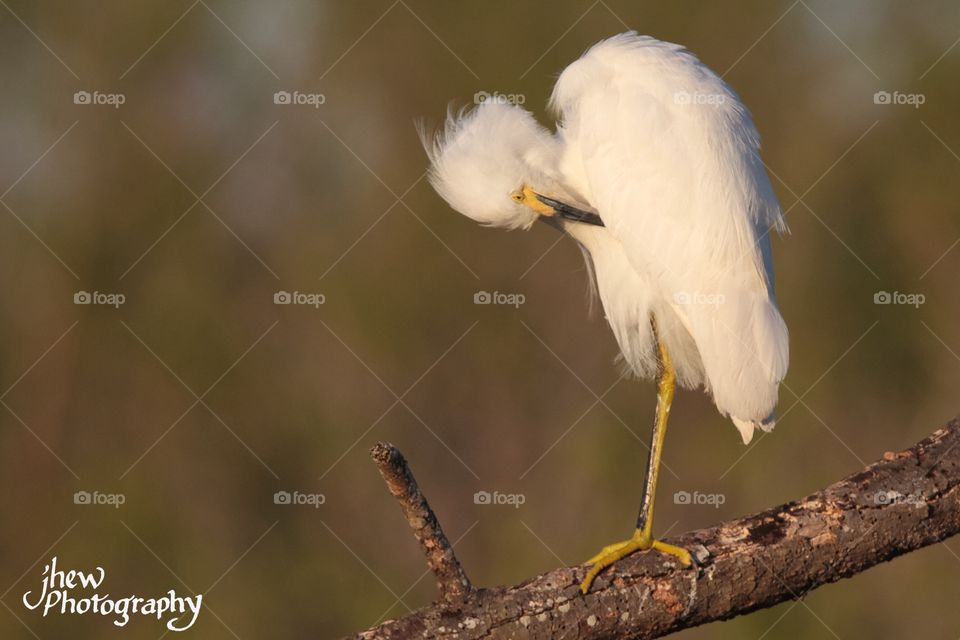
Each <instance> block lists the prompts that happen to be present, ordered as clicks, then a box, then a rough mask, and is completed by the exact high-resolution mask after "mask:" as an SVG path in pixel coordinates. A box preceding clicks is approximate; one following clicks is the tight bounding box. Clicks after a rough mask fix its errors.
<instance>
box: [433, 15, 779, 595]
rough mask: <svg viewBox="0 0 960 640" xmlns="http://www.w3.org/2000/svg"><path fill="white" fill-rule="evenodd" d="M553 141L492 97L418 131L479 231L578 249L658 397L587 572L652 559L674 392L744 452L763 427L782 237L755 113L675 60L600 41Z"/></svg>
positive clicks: (573, 77)
mask: <svg viewBox="0 0 960 640" xmlns="http://www.w3.org/2000/svg"><path fill="white" fill-rule="evenodd" d="M550 105H551V107H552V109H553V110H554V111H555V113H556V114H557V116H558V121H557V130H556V133H551V132H550V131H548V130H547V129H545V128H543V127H542V126H540V125H539V124H538V123H537V122H536V120H535V119H534V118H533V116H532V115H531V114H530V113H529V112H528V111H526V110H524V109H523V108H521V107H518V106H512V105H508V104H502V103H498V102H493V101H488V102H484V103H481V104H480V105H479V106H478V107H477V108H476V109H474V110H472V111H470V112H460V113H456V114H454V113H451V114H449V115H448V117H447V122H446V128H445V131H443V132H442V133H441V134H439V135H438V136H437V137H436V138H435V139H432V140H430V139H428V137H427V136H426V135H424V134H423V132H422V131H421V136H422V137H423V139H424V145H425V147H426V148H427V152H428V155H429V157H430V161H431V170H430V181H431V184H432V185H433V187H434V188H435V189H436V191H437V192H438V193H439V194H440V195H441V196H442V197H443V198H444V199H445V200H446V201H447V202H448V203H449V204H450V206H451V207H453V208H454V209H456V210H457V211H459V212H460V213H462V214H464V215H466V216H468V217H470V218H472V219H474V220H476V221H478V222H481V223H483V224H485V225H488V226H494V227H505V228H508V229H516V228H521V229H528V228H530V227H531V226H532V225H533V223H534V222H536V221H537V220H542V221H545V222H548V223H550V224H551V225H553V226H555V227H557V228H559V229H561V230H562V231H563V232H564V233H566V234H568V235H569V236H570V237H571V238H573V239H574V240H575V241H576V242H577V243H578V244H579V245H580V247H581V249H582V251H583V254H584V257H585V260H586V262H587V266H588V268H589V270H590V271H591V272H592V274H593V279H595V280H596V283H595V286H596V289H595V290H596V292H597V293H599V297H600V301H601V302H602V304H603V309H604V312H605V315H606V319H607V321H608V323H609V325H610V327H611V329H612V330H613V334H614V336H615V337H616V340H617V342H618V344H619V346H620V350H621V352H622V357H623V360H624V361H625V363H626V366H627V367H628V368H629V369H630V370H631V371H632V373H634V374H636V376H638V377H640V378H646V379H649V378H655V379H656V380H657V385H658V394H657V397H658V400H657V414H656V416H657V417H656V420H655V424H654V432H653V438H652V443H651V448H650V458H649V462H648V467H647V477H646V484H645V490H644V497H643V502H642V504H641V508H640V515H639V517H638V520H637V529H636V531H635V533H634V534H633V536H632V537H631V538H630V539H629V540H627V541H624V542H621V543H617V544H613V545H609V546H607V547H604V549H603V550H602V551H601V552H600V553H599V554H597V555H596V556H594V557H593V558H591V559H590V561H589V562H590V563H591V564H592V565H593V566H592V567H591V569H590V571H589V572H588V573H587V576H586V578H585V579H584V581H583V583H582V584H581V589H582V590H583V592H584V593H586V592H587V591H588V590H589V588H590V584H591V583H592V581H593V579H594V578H595V577H596V575H597V574H598V573H599V572H600V571H601V570H602V569H603V568H604V567H606V566H609V565H610V564H612V563H614V562H616V561H617V560H618V559H620V558H622V557H623V556H625V555H627V554H629V553H632V552H633V551H636V550H639V549H649V548H656V549H659V550H660V551H663V552H665V553H668V554H671V555H674V556H676V557H677V558H678V559H679V560H680V562H681V563H682V564H683V565H685V566H688V565H689V564H690V562H691V557H690V554H689V553H688V552H687V551H686V550H685V549H681V548H679V547H675V546H672V545H667V544H665V543H662V542H659V541H657V540H654V539H653V536H652V521H653V518H652V516H653V504H654V493H655V490H656V484H657V474H658V471H659V464H660V457H661V454H662V451H663V440H664V434H665V432H666V425H667V418H668V415H669V411H670V404H671V402H672V399H673V392H674V386H675V383H677V382H678V383H679V384H680V385H681V386H682V387H687V388H697V387H700V386H702V387H703V388H704V390H705V391H706V392H707V393H709V394H710V395H711V396H712V398H713V401H714V403H715V404H716V406H717V409H718V410H719V411H720V413H721V414H723V415H724V416H729V417H730V419H731V420H732V421H733V424H734V425H735V426H736V428H737V429H738V430H739V432H740V435H741V436H742V438H743V442H744V443H745V444H746V443H749V442H750V439H751V437H752V436H753V433H754V431H755V430H756V429H758V428H759V429H762V430H764V431H769V430H770V429H772V428H773V426H774V422H775V415H774V409H775V406H776V403H777V394H778V388H779V385H780V382H781V381H782V380H783V378H784V376H785V375H786V371H787V363H788V348H787V327H786V325H785V323H784V321H783V318H782V317H781V315H780V311H779V309H778V308H777V303H776V299H775V297H774V290H773V264H772V260H771V250H770V237H769V234H770V231H771V229H775V230H777V231H778V232H783V231H785V224H784V221H783V215H782V213H781V210H780V205H779V204H778V202H777V198H776V196H775V194H774V192H773V189H772V188H771V186H770V181H769V178H768V177H767V174H766V171H765V169H764V165H763V161H762V160H761V159H760V140H759V136H758V134H757V130H756V128H755V127H754V124H753V121H752V119H751V116H750V113H749V111H748V110H747V108H746V107H745V106H744V105H743V103H742V102H741V101H740V98H739V97H738V96H737V94H736V93H734V91H733V89H731V88H730V87H729V86H728V85H727V84H726V83H725V82H724V81H723V80H722V79H721V78H720V77H719V76H717V75H716V74H715V73H714V72H713V71H711V70H710V69H709V68H707V66H706V65H704V64H703V63H702V62H700V61H699V60H698V59H697V58H696V56H694V55H693V54H692V53H690V52H689V51H687V50H686V49H684V48H683V47H681V46H679V45H676V44H671V43H667V42H661V41H659V40H655V39H654V38H651V37H647V36H639V35H637V34H636V33H633V32H629V33H624V34H620V35H618V36H615V37H612V38H610V39H608V40H604V41H602V42H599V43H598V44H596V45H594V46H593V47H592V48H591V49H589V50H588V51H587V52H586V53H585V54H584V55H583V57H581V58H580V59H579V60H577V61H576V62H574V63H573V64H571V65H570V66H568V67H567V68H566V69H565V70H564V71H563V73H562V74H561V75H560V77H559V79H558V80H557V83H556V86H555V87H554V90H553V95H552V97H551V99H550Z"/></svg>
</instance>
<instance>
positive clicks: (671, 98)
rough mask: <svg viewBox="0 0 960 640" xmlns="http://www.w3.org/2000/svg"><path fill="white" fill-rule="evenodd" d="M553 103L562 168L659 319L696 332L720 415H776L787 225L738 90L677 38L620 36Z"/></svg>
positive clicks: (759, 419) (571, 75)
mask: <svg viewBox="0 0 960 640" xmlns="http://www.w3.org/2000/svg"><path fill="white" fill-rule="evenodd" d="M552 102H553V105H554V107H555V108H556V109H557V110H558V111H559V113H560V120H561V126H560V131H559V135H560V136H561V137H562V138H563V140H564V142H565V143H566V152H565V155H564V158H563V163H564V172H565V174H566V175H568V176H571V177H572V178H571V179H572V181H573V182H574V184H573V185H571V186H572V188H573V189H575V190H576V191H578V192H579V193H580V195H582V196H583V197H584V199H585V200H586V201H588V202H589V203H590V204H591V205H592V206H593V207H595V208H596V209H597V211H599V212H600V216H601V217H602V218H603V220H604V223H605V224H606V227H607V229H608V232H609V233H610V234H612V236H613V237H614V238H615V239H616V240H617V241H618V242H619V243H620V245H621V246H622V248H623V252H624V254H625V255H626V257H627V259H628V260H629V262H630V264H631V265H632V267H633V268H634V269H635V270H636V272H637V273H638V274H640V275H641V279H642V280H643V281H644V282H645V283H648V286H652V287H654V289H655V291H654V294H655V295H656V296H657V297H658V298H659V300H660V302H661V303H660V305H655V308H658V307H659V308H660V309H661V310H660V311H658V312H657V320H658V322H664V323H666V322H679V323H681V324H682V325H683V327H684V328H685V330H686V331H687V332H689V334H690V336H692V338H693V341H692V343H691V342H690V341H687V343H688V344H695V347H696V349H697V351H698V352H699V357H700V360H701V361H702V365H703V370H704V372H705V380H704V385H705V386H706V387H707V389H708V390H709V391H710V392H711V393H712V394H713V396H714V400H715V402H716V404H717V407H718V408H719V409H720V410H721V412H723V413H724V414H730V415H731V416H733V417H734V418H736V419H738V420H739V421H741V422H743V421H745V422H747V423H756V425H757V426H763V427H765V426H768V425H770V424H772V420H773V409H774V407H775V405H776V400H777V389H778V385H779V383H780V381H781V380H782V379H783V377H784V375H785V374H786V369H787V363H788V349H787V329H786V325H785V324H784V322H783V319H782V318H781V316H780V312H779V310H778V308H777V304H776V300H775V297H774V291H773V265H772V262H771V259H770V238H769V232H770V229H771V227H774V228H776V229H777V230H782V229H783V228H784V224H783V218H782V215H781V212H780V207H779V204H778V203H777V199H776V196H775V195H774V192H773V189H772V187H771V185H770V182H769V179H768V177H767V174H766V171H765V170H764V166H763V163H762V161H761V159H760V155H759V136H758V135H757V132H756V129H755V127H754V125H753V122H752V119H751V117H750V114H749V112H748V111H747V109H746V108H745V107H744V106H743V104H742V102H741V101H740V99H739V97H738V96H737V95H736V94H735V93H734V92H733V90H732V89H730V87H728V86H727V85H726V83H725V82H724V81H723V80H722V79H720V78H719V77H718V76H716V74H714V73H713V72H712V71H710V69H708V68H707V67H706V66H705V65H703V64H702V63H701V62H700V61H699V60H697V58H696V57H694V56H693V54H691V53H689V52H688V51H686V50H685V49H683V48H681V47H679V46H677V45H672V44H669V43H663V42H660V41H657V40H654V39H652V38H645V37H640V36H636V35H635V34H623V35H621V36H617V37H615V38H612V39H610V40H607V41H604V42H602V43H600V44H598V45H596V46H595V47H593V48H592V49H591V50H590V51H588V52H587V53H586V54H585V55H584V56H583V58H581V59H580V60H578V61H577V62H575V63H574V64H573V65H571V66H570V67H568V68H567V69H566V70H565V71H564V72H563V74H562V75H561V77H560V79H559V80H558V82H557V86H556V88H555V90H554V95H553V98H552ZM670 311H672V312H673V314H675V317H673V318H671V317H669V316H670V315H671V314H670ZM677 342H678V348H681V349H682V348H684V346H683V344H682V341H677ZM686 348H688V349H689V348H690V347H689V346H687V347H686ZM738 426H739V424H738ZM741 431H743V429H741ZM745 437H746V434H745Z"/></svg>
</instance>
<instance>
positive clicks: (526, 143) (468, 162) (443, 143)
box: [420, 102, 559, 229]
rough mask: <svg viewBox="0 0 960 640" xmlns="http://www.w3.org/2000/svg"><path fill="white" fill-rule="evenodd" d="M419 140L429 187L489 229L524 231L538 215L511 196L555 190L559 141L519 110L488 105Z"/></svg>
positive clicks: (452, 119) (449, 117)
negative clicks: (427, 163) (425, 158)
mask: <svg viewBox="0 0 960 640" xmlns="http://www.w3.org/2000/svg"><path fill="white" fill-rule="evenodd" d="M420 139H421V141H422V142H423V146H424V148H425V149H426V151H427V155H428V156H429V158H430V165H431V166H430V174H429V179H430V184H431V185H433V188H434V189H436V191H437V193H439V194H440V196H441V197H442V198H443V199H444V200H446V201H447V203H448V204H449V205H450V206H451V207H453V208H454V209H456V210H457V211H459V212H460V213H462V214H463V215H465V216H467V217H468V218H472V219H473V220H476V221H477V222H480V223H482V224H484V225H487V226H491V227H505V228H508V229H517V228H522V229H526V228H529V227H530V225H532V224H533V223H534V222H535V221H536V219H537V214H536V212H535V211H533V210H532V209H530V208H529V207H525V206H523V205H521V204H517V203H516V202H514V201H513V200H512V199H511V198H510V195H511V194H512V193H513V192H515V191H517V190H518V189H519V188H521V187H522V186H524V185H527V186H531V187H535V188H539V189H543V191H542V192H543V193H549V192H551V191H552V188H551V185H553V184H555V183H556V182H557V180H556V177H555V176H556V169H555V166H556V163H557V158H558V153H559V151H558V148H557V142H556V140H555V139H554V137H553V135H552V134H551V133H550V132H549V131H547V130H546V129H545V128H543V127H542V126H540V124H538V123H537V121H536V120H535V119H534V117H533V115H532V114H530V112H528V111H526V110H525V109H523V108H521V107H517V106H512V105H506V104H500V103H490V102H484V103H482V104H480V106H478V107H477V108H475V109H473V110H471V111H466V110H461V111H459V112H456V113H455V112H453V111H450V112H448V114H447V122H446V127H445V129H444V130H443V131H442V132H440V133H438V134H437V135H436V136H431V135H430V134H428V133H427V132H426V131H425V130H424V129H423V128H422V127H421V128H420Z"/></svg>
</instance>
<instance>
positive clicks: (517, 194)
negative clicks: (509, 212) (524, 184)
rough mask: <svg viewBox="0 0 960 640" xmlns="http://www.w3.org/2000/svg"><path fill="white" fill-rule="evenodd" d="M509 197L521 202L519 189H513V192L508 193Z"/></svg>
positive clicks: (521, 196)
mask: <svg viewBox="0 0 960 640" xmlns="http://www.w3.org/2000/svg"><path fill="white" fill-rule="evenodd" d="M510 197H511V198H512V199H513V201H514V202H523V194H522V193H520V192H519V191H514V192H513V193H511V194H510Z"/></svg>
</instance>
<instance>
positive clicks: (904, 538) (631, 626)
mask: <svg viewBox="0 0 960 640" xmlns="http://www.w3.org/2000/svg"><path fill="white" fill-rule="evenodd" d="M957 445H960V419H954V420H953V421H951V422H950V423H949V424H948V425H947V426H946V427H944V428H942V429H939V430H937V431H936V432H934V433H933V434H932V435H930V436H929V437H928V438H926V439H924V440H922V441H921V442H919V443H917V444H916V445H914V446H913V447H911V448H910V449H908V450H906V451H902V452H900V453H892V452H888V453H887V454H885V455H884V456H883V459H881V460H879V461H877V462H875V463H873V464H871V465H870V466H868V467H867V468H866V469H864V470H863V471H860V472H859V473H856V474H854V475H852V476H850V477H848V478H846V479H844V480H841V481H839V482H837V483H835V484H832V485H830V486H829V487H827V488H825V489H823V490H821V491H818V492H816V493H814V494H812V495H809V496H807V497H805V498H802V499H800V500H796V501H794V502H790V503H787V504H784V505H781V506H779V507H775V508H772V509H769V510H767V511H763V512H761V513H757V514H754V515H751V516H748V517H745V518H741V519H739V520H733V521H729V522H725V523H722V524H720V525H718V526H716V527H711V528H708V529H701V530H699V531H691V532H689V533H686V534H684V535H681V536H679V537H676V538H673V539H670V540H669V542H670V543H672V544H676V545H681V546H683V547H686V548H687V549H690V550H691V551H692V552H694V555H696V556H697V558H698V560H699V564H700V566H699V567H698V568H690V569H683V568H681V567H680V566H679V565H678V564H677V563H676V562H675V561H674V560H673V559H671V558H669V557H667V556H664V555H661V554H658V553H637V554H634V555H632V556H628V557H627V558H625V559H623V560H621V561H620V562H618V563H617V564H615V565H614V566H613V567H611V568H609V569H607V570H605V571H603V572H602V573H601V574H600V576H599V577H598V578H597V580H596V582H595V583H594V585H593V588H592V589H591V591H590V593H589V594H587V595H586V596H583V595H581V594H580V592H579V590H578V583H579V581H580V580H581V579H582V578H583V576H584V573H585V572H586V567H585V566H577V567H563V568H559V569H555V570H553V571H549V572H547V573H544V574H542V575H539V576H537V577H534V578H532V579H530V580H528V581H526V582H523V583H521V584H518V585H515V586H510V587H493V588H489V589H479V590H476V591H473V592H470V593H468V594H467V595H466V599H465V600H463V601H462V602H460V603H459V604H455V605H454V604H450V603H449V602H440V603H437V604H433V605H430V606H427V607H424V608H422V609H419V610H417V611H415V612H413V613H411V614H410V615H407V616H406V617H403V618H400V619H397V620H388V621H386V622H384V623H383V624H381V625H379V626H377V627H375V628H372V629H369V630H367V631H364V632H361V633H359V634H357V635H356V636H354V637H355V638H357V639H371V638H388V639H395V640H399V639H408V638H410V639H412V638H418V639H423V638H458V639H463V640H468V639H473V638H530V639H537V638H544V639H555V638H577V639H581V640H586V639H600V638H603V639H610V638H656V637H660V636H663V635H666V634H668V633H671V632H674V631H678V630H681V629H686V628H689V627H694V626H697V625H701V624H705V623H708V622H712V621H714V620H725V619H728V618H732V617H734V616H737V615H741V614H744V613H748V612H751V611H755V610H757V609H762V608H765V607H771V606H773V605H775V604H778V603H780V602H783V601H785V600H789V599H795V598H799V597H802V596H803V595H804V594H806V593H807V592H808V591H810V590H812V589H815V588H817V587H819V586H821V585H824V584H827V583H830V582H835V581H837V580H840V579H842V578H847V577H850V576H853V575H855V574H857V573H860V572H862V571H865V570H866V569H869V568H870V567H872V566H874V565H876V564H879V563H881V562H884V561H887V560H890V559H892V558H895V557H897V556H899V555H902V554H904V553H907V552H909V551H913V550H915V549H919V548H921V547H924V546H927V545H929V544H933V543H935V542H937V541H940V540H943V539H945V538H947V537H949V536H952V535H954V534H956V533H958V532H960V488H958V486H960V446H957ZM457 566H458V567H459V565H457Z"/></svg>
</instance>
